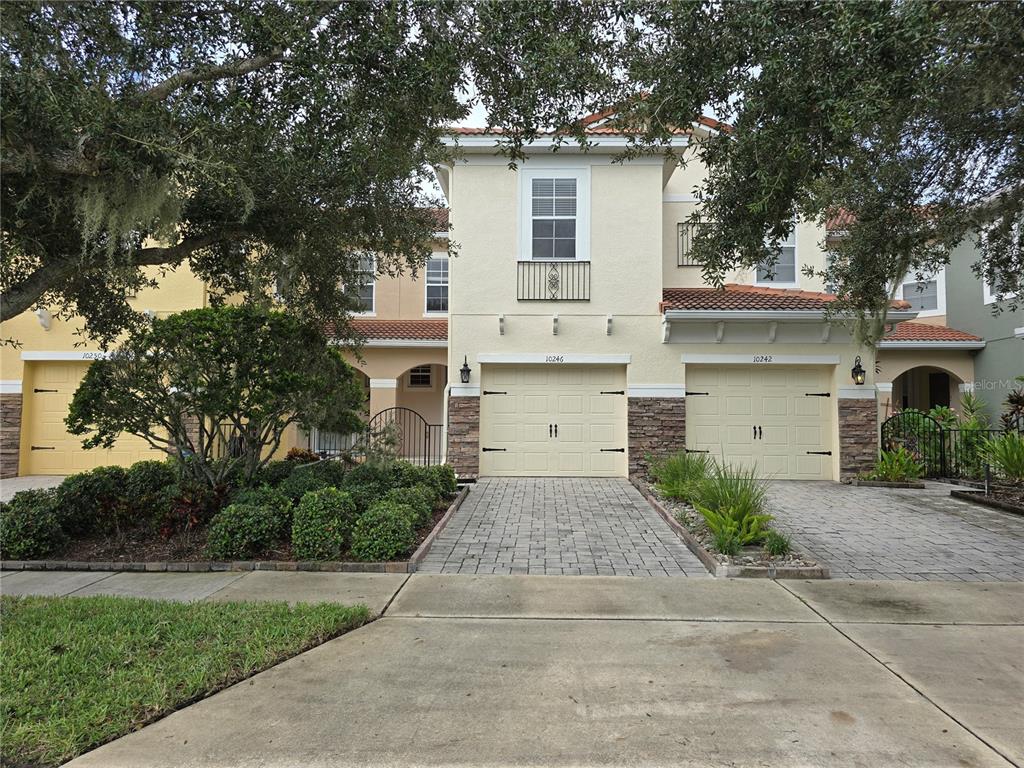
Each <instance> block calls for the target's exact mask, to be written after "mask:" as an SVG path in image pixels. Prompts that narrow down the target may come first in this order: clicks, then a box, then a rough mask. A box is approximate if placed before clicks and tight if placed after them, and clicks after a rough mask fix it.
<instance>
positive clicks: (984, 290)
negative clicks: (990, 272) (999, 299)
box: [981, 278, 1017, 304]
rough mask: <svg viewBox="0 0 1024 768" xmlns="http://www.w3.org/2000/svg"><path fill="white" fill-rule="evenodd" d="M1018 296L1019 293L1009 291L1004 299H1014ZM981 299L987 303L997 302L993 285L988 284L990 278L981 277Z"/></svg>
mask: <svg viewBox="0 0 1024 768" xmlns="http://www.w3.org/2000/svg"><path fill="white" fill-rule="evenodd" d="M1016 297H1017V293H1016V292H1014V293H1007V294H1006V295H1004V296H1003V301H1006V300H1007V299H1014V298H1016ZM981 300H982V301H983V302H985V303H986V304H995V303H996V295H995V294H994V293H992V286H991V285H989V284H988V280H986V279H985V278H982V279H981Z"/></svg>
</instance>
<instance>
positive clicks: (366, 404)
mask: <svg viewBox="0 0 1024 768" xmlns="http://www.w3.org/2000/svg"><path fill="white" fill-rule="evenodd" d="M353 370H354V373H355V376H356V379H357V380H358V381H359V382H360V384H361V385H362V387H363V392H364V394H365V398H364V400H363V410H362V413H361V414H360V416H361V417H362V418H363V419H364V420H366V419H369V418H370V377H369V376H367V375H366V374H365V373H363V372H362V371H360V370H359V369H358V368H355V369H353ZM362 437H363V435H362V433H361V432H353V433H351V434H342V433H340V432H327V431H325V430H321V429H313V430H310V432H309V449H310V450H311V451H313V452H314V453H317V454H319V455H320V456H322V457H324V458H333V457H337V456H342V455H346V454H351V453H352V452H353V451H355V450H361V448H362Z"/></svg>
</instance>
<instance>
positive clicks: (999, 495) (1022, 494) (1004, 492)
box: [950, 484, 1024, 515]
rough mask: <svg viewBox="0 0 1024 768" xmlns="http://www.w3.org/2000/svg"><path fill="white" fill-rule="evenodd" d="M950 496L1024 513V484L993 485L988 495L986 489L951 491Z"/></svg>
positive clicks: (1015, 512)
mask: <svg viewBox="0 0 1024 768" xmlns="http://www.w3.org/2000/svg"><path fill="white" fill-rule="evenodd" d="M950 496H953V497H955V498H957V499H964V500H966V501H973V502H975V503H977V504H984V505H985V506H987V507H992V508H994V509H1001V510H1003V511H1004V512H1011V513H1013V514H1017V515H1024V484H1017V485H993V486H991V487H990V488H989V493H988V494H987V495H986V494H985V492H984V491H982V490H978V491H960V490H956V491H950Z"/></svg>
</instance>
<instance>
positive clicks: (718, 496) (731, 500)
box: [690, 461, 768, 520]
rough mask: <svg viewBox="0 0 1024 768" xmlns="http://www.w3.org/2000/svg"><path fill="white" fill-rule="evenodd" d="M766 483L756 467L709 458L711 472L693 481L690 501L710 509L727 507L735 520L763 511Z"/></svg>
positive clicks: (719, 509) (713, 510)
mask: <svg viewBox="0 0 1024 768" xmlns="http://www.w3.org/2000/svg"><path fill="white" fill-rule="evenodd" d="M767 497H768V483H767V482H766V481H765V480H762V479H761V478H760V477H758V476H757V470H756V469H753V468H751V469H743V468H741V467H732V466H729V465H728V464H720V463H719V462H717V461H716V462H712V466H711V472H710V474H708V475H707V477H705V478H704V479H703V480H700V481H698V482H696V483H695V485H694V488H693V491H692V498H691V499H690V502H691V503H692V504H693V505H694V506H699V507H704V508H705V509H710V510H711V511H712V512H722V511H724V510H729V511H730V514H731V515H732V516H733V517H734V518H735V519H736V520H742V519H743V518H745V517H748V516H750V515H760V514H764V510H765V504H766V502H767Z"/></svg>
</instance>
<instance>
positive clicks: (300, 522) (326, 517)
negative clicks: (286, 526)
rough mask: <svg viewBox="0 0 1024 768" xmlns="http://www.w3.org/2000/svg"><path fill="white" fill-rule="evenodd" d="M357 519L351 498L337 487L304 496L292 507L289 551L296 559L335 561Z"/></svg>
mask: <svg viewBox="0 0 1024 768" xmlns="http://www.w3.org/2000/svg"><path fill="white" fill-rule="evenodd" d="M355 519H356V505H355V502H354V501H353V499H352V496H351V495H350V494H349V493H348V492H346V491H339V490H338V489H337V488H322V489H321V490H319V491H313V492H311V493H307V494H306V495H305V496H303V497H302V499H301V500H300V501H299V505H298V506H297V507H296V508H295V516H294V519H293V520H292V549H293V551H294V553H295V557H296V558H297V559H299V560H337V559H338V558H340V557H341V553H342V552H344V551H345V546H346V544H347V543H348V541H349V540H350V538H351V535H352V525H353V523H354V522H355Z"/></svg>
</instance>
